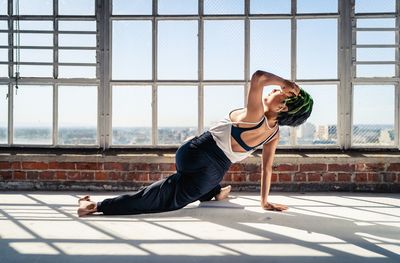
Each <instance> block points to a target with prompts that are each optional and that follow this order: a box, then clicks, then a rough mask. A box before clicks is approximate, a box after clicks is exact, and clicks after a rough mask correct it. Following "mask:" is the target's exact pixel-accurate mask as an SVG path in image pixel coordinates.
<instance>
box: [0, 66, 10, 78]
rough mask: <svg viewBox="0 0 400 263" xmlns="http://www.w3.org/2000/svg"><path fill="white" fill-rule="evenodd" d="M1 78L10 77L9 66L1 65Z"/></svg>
mask: <svg viewBox="0 0 400 263" xmlns="http://www.w3.org/2000/svg"><path fill="white" fill-rule="evenodd" d="M0 77H4V78H6V77H8V66H7V65H0Z"/></svg>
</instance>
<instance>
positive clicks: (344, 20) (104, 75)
mask: <svg viewBox="0 0 400 263" xmlns="http://www.w3.org/2000/svg"><path fill="white" fill-rule="evenodd" d="M151 1H152V14H151V15H113V14H112V0H96V1H95V6H96V8H95V14H94V15H93V16H66V15H62V16H61V15H59V14H58V0H53V15H50V16H26V15H24V16H19V17H18V19H20V20H47V21H53V29H54V31H48V30H47V31H46V30H20V31H16V30H14V20H16V19H17V17H16V16H13V15H12V13H13V1H12V0H8V15H7V16H0V20H6V21H8V30H0V33H8V40H9V45H8V46H0V48H8V54H9V61H8V62H0V64H7V65H8V69H9V77H8V78H0V85H2V84H3V85H8V89H9V91H8V94H9V100H8V101H9V105H8V109H9V112H8V144H5V145H0V146H1V147H18V146H19V145H15V144H13V143H12V142H13V111H12V108H13V106H12V105H13V101H14V92H13V91H14V85H15V79H14V78H13V76H14V64H15V63H14V62H13V56H14V55H13V52H14V48H13V47H14V44H13V34H14V33H18V32H19V33H50V34H52V35H53V46H50V47H49V46H47V47H46V46H23V47H21V49H24V48H25V49H52V50H53V62H52V63H38V62H36V63H19V64H21V65H52V66H53V78H22V79H20V80H19V81H18V83H19V84H21V85H32V84H36V85H37V84H50V85H53V91H54V92H53V144H52V145H29V146H32V147H60V148H63V147H67V148H72V147H76V146H71V145H59V144H57V143H56V142H57V140H58V130H57V129H58V112H57V108H58V86H59V85H90V86H93V85H96V86H98V126H97V142H98V144H97V145H79V146H78V147H79V148H100V149H103V150H106V149H108V148H164V147H167V148H170V147H171V146H163V145H158V144H157V142H158V127H157V125H158V109H157V101H158V100H157V87H158V86H159V85H175V86H183V85H194V86H197V87H198V133H200V132H201V131H202V130H203V128H204V121H203V120H204V105H203V103H204V86H205V85H242V86H243V88H244V93H245V96H244V97H245V100H246V95H247V92H248V85H249V81H250V74H251V72H250V41H251V40H250V21H251V20H257V19H288V20H290V21H291V40H292V41H291V79H292V80H293V81H296V82H298V83H299V84H303V85H305V84H311V85H317V84H330V85H336V86H337V95H338V96H337V98H338V101H337V103H338V107H337V108H338V112H337V136H338V144H337V145H315V146H314V145H297V144H296V131H297V130H296V128H291V133H290V134H291V137H290V142H291V145H289V146H286V145H285V146H283V145H282V146H279V147H280V148H320V149H331V148H340V149H349V148H352V147H354V146H352V143H351V141H352V139H351V135H352V87H353V85H355V84H381V83H387V84H393V85H395V108H396V109H395V134H396V139H395V146H394V147H395V148H400V138H399V137H400V136H399V131H400V121H399V116H400V113H399V111H400V99H399V98H400V87H399V79H400V76H399V72H400V68H399V65H400V63H399V60H400V59H399V46H400V45H399V42H400V41H399V30H398V28H399V27H400V17H399V14H400V0H396V12H394V13H367V14H355V0H351V1H347V0H338V12H337V13H312V14H299V13H297V0H291V12H290V14H267V15H259V14H251V13H250V0H244V1H243V3H244V13H243V14H239V15H207V14H204V0H198V12H199V13H198V15H159V14H158V6H157V5H158V1H157V0H151ZM359 17H365V18H366V17H369V18H384V17H390V18H395V19H396V27H395V28H386V29H372V28H365V29H357V27H356V18H359ZM317 18H321V19H323V18H334V19H337V20H338V71H337V72H338V78H336V79H312V80H308V79H307V80H305V79H304V80H303V79H297V77H296V76H297V72H296V65H297V61H296V58H297V54H296V52H297V43H296V39H297V21H298V19H317ZM60 20H67V21H68V20H71V21H76V20H84V21H96V25H97V30H96V32H90V31H89V32H88V31H59V30H58V21H60ZM117 20H127V21H132V20H140V21H143V20H147V21H152V55H153V58H152V63H153V64H152V78H151V79H150V80H113V79H112V76H111V72H112V68H111V61H112V56H111V55H112V54H111V50H112V41H111V39H112V22H113V21H117ZM165 20H196V21H198V79H195V80H184V81H183V80H168V81H167V80H160V79H157V63H158V56H157V55H158V54H157V41H158V39H157V36H158V21H165ZM209 20H241V21H244V34H245V35H244V42H245V43H244V46H245V50H244V78H243V80H205V79H204V72H203V68H204V22H205V21H209ZM361 30H362V31H395V32H396V33H395V34H396V44H395V45H390V47H395V48H396V54H395V56H396V60H395V61H389V62H388V61H378V62H358V61H356V60H355V50H356V48H363V47H364V48H367V47H374V48H379V47H389V45H357V44H356V43H355V37H356V36H355V34H356V32H357V31H361ZM61 33H62V34H96V38H97V47H70V46H68V47H59V46H58V37H59V34H61ZM62 49H65V50H71V49H74V50H96V55H97V62H96V63H60V62H59V59H58V51H59V50H62ZM359 64H394V65H395V68H396V76H395V77H394V78H357V77H356V76H355V67H356V65H359ZM58 66H96V76H97V77H96V78H95V79H84V78H73V79H59V78H58ZM113 85H119V86H121V85H122V86H123V85H130V86H135V85H150V86H151V87H152V140H151V141H152V144H151V145H123V146H120V145H112V144H111V141H112V138H111V136H112V112H111V109H112V105H111V103H112V99H111V97H112V87H113ZM244 103H245V102H244ZM369 147H370V146H369ZM377 147H379V146H377ZM372 148H373V147H372ZM385 148H386V147H385Z"/></svg>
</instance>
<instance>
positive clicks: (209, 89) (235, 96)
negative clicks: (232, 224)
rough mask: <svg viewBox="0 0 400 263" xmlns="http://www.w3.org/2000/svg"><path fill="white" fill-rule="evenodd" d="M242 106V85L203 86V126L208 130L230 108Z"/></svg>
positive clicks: (226, 113) (223, 116)
mask: <svg viewBox="0 0 400 263" xmlns="http://www.w3.org/2000/svg"><path fill="white" fill-rule="evenodd" d="M221 98H223V99H221ZM243 107H244V88H243V86H205V87H204V128H205V129H206V130H208V129H209V128H210V127H212V126H214V125H215V124H216V123H217V122H218V121H219V120H221V119H223V118H226V117H227V116H228V115H229V112H231V111H232V110H234V109H238V108H243Z"/></svg>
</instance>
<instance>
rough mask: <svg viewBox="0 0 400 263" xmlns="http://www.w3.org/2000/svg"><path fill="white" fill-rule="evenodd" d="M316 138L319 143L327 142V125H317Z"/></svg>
mask: <svg viewBox="0 0 400 263" xmlns="http://www.w3.org/2000/svg"><path fill="white" fill-rule="evenodd" d="M316 137H317V138H318V139H319V140H321V141H326V140H328V138H329V133H328V126H327V125H318V129H317V132H316Z"/></svg>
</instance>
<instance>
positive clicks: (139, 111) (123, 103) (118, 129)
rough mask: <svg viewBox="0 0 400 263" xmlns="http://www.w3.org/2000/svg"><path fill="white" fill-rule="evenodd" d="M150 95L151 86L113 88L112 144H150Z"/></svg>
mask: <svg viewBox="0 0 400 263" xmlns="http://www.w3.org/2000/svg"><path fill="white" fill-rule="evenodd" d="M151 94H152V90H151V86H113V89H112V144H114V145H149V144H151V142H152V140H151V138H152V129H151V125H152V122H151V120H152V107H151V104H152V102H151V100H152V96H151Z"/></svg>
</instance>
